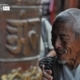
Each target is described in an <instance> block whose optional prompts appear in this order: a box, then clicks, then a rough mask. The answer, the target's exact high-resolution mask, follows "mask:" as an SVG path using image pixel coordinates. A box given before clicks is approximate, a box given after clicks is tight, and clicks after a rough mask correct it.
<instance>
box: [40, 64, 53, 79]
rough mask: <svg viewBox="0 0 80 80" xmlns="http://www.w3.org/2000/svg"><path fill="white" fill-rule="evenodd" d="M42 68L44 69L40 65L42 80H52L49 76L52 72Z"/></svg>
mask: <svg viewBox="0 0 80 80" xmlns="http://www.w3.org/2000/svg"><path fill="white" fill-rule="evenodd" d="M44 68H45V66H44V65H42V66H41V69H42V72H43V80H52V79H53V77H52V76H51V74H52V71H51V70H44Z"/></svg>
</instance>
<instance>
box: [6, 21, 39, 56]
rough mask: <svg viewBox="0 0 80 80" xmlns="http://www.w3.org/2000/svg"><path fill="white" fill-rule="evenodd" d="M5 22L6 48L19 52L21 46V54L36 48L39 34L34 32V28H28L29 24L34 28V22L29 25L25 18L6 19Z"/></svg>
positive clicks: (15, 52)
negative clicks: (22, 19) (23, 19)
mask: <svg viewBox="0 0 80 80" xmlns="http://www.w3.org/2000/svg"><path fill="white" fill-rule="evenodd" d="M7 23H8V26H7V31H8V36H7V45H6V48H7V49H8V50H9V51H10V52H12V53H14V54H19V52H20V51H21V49H22V47H23V54H24V55H27V53H30V50H35V49H36V48H37V42H38V38H39V35H38V34H37V33H36V30H35V29H29V27H31V26H32V28H34V27H35V24H33V25H30V26H29V24H30V23H29V22H27V21H26V20H25V21H21V20H17V21H14V20H12V21H7ZM35 28H36V27H35ZM28 29H29V30H28Z"/></svg>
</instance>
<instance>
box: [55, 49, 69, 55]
mask: <svg viewBox="0 0 80 80" xmlns="http://www.w3.org/2000/svg"><path fill="white" fill-rule="evenodd" d="M55 51H56V53H57V55H59V56H60V55H63V54H67V50H66V49H64V50H61V49H56V50H55Z"/></svg>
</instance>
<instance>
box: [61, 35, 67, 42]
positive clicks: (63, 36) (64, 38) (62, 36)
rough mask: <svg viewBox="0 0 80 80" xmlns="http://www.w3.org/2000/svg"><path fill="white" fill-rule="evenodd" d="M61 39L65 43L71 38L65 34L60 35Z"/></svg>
mask: <svg viewBox="0 0 80 80" xmlns="http://www.w3.org/2000/svg"><path fill="white" fill-rule="evenodd" d="M60 39H61V40H64V41H68V40H69V37H68V36H67V35H65V34H60Z"/></svg>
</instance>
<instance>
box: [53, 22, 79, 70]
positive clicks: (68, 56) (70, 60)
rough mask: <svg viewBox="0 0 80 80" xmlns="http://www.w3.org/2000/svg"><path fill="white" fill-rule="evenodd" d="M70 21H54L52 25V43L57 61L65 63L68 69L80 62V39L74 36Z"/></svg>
mask: <svg viewBox="0 0 80 80" xmlns="http://www.w3.org/2000/svg"><path fill="white" fill-rule="evenodd" d="M71 28H72V25H71V24H70V23H60V22H56V24H55V25H54V26H53V33H52V35H53V41H52V42H53V45H54V48H55V51H56V53H57V56H58V62H59V63H61V64H66V65H67V66H68V67H69V68H70V69H73V68H75V67H77V65H78V64H79V63H80V59H79V58H80V55H79V54H80V39H79V38H76V37H75V34H74V31H73V30H72V29H71Z"/></svg>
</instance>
